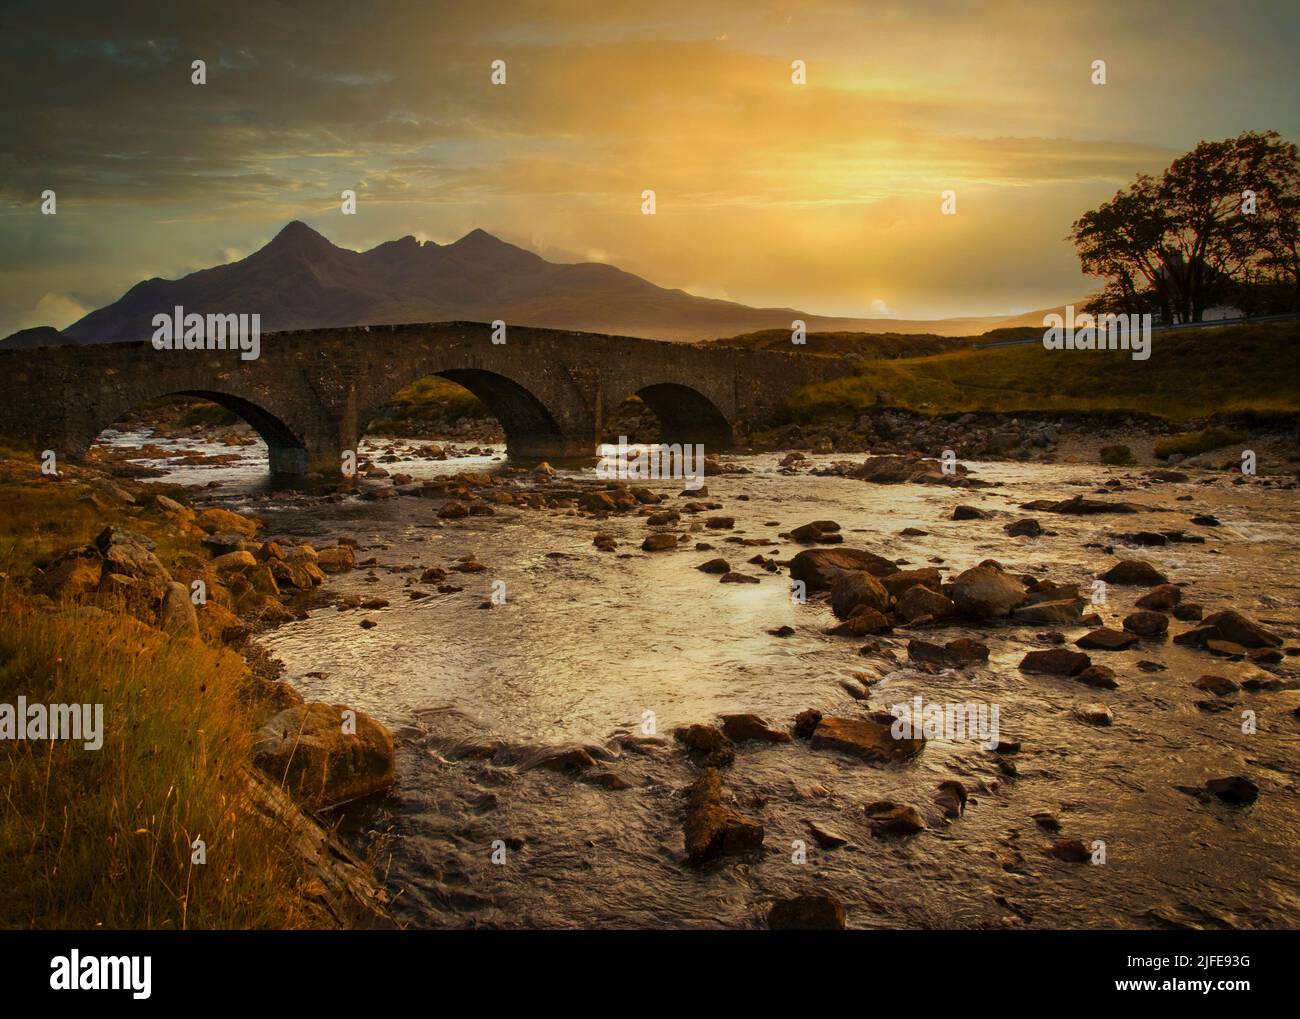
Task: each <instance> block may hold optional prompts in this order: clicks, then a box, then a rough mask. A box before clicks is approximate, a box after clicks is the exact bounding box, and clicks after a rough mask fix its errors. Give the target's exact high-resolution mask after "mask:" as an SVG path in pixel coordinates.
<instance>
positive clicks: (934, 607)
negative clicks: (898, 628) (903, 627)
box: [895, 584, 957, 623]
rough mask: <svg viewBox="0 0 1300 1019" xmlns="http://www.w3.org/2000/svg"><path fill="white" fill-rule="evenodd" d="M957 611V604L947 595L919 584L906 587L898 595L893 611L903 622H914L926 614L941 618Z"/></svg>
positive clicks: (933, 617) (932, 617)
mask: <svg viewBox="0 0 1300 1019" xmlns="http://www.w3.org/2000/svg"><path fill="white" fill-rule="evenodd" d="M956 611H957V606H956V604H955V603H954V602H953V600H952V599H951V598H949V597H948V596H947V595H943V594H939V593H938V592H936V591H932V590H931V589H930V588H928V587H925V586H922V585H920V584H916V585H913V586H912V587H909V588H907V590H905V591H904V592H903V593H902V595H900V596H899V599H898V604H897V605H896V606H895V612H896V613H897V614H898V616H899V617H900V618H901V619H902V620H903V621H904V622H908V623H911V622H914V621H915V620H917V619H921V618H922V617H925V616H928V617H930V618H931V619H943V618H945V617H947V616H951V615H952V614H953V613H954V612H956Z"/></svg>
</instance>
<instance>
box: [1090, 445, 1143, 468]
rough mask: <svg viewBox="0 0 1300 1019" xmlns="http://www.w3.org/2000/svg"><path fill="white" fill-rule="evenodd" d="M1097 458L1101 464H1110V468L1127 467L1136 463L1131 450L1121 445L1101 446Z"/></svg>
mask: <svg viewBox="0 0 1300 1019" xmlns="http://www.w3.org/2000/svg"><path fill="white" fill-rule="evenodd" d="M1098 456H1099V458H1100V460H1101V462H1102V463H1104V464H1110V465H1111V466H1112V467H1127V466H1128V465H1129V464H1132V463H1136V462H1137V461H1136V460H1135V459H1134V457H1133V450H1131V449H1129V447H1128V446H1125V445H1124V444H1122V443H1118V444H1116V445H1113V446H1102V447H1101V452H1100V453H1099V454H1098Z"/></svg>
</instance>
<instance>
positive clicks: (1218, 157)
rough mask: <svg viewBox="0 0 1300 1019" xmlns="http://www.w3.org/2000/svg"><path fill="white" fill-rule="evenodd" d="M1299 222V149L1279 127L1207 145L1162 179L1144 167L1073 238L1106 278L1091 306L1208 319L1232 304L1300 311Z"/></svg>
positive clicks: (1084, 260)
mask: <svg viewBox="0 0 1300 1019" xmlns="http://www.w3.org/2000/svg"><path fill="white" fill-rule="evenodd" d="M1251 195H1254V196H1255V197H1254V200H1253V204H1252V202H1251V200H1250V196H1251ZM1297 223H1300V156H1298V154H1297V149H1296V146H1295V145H1293V144H1291V143H1289V142H1286V141H1284V140H1283V139H1282V138H1281V136H1280V135H1278V134H1277V132H1275V131H1268V132H1264V133H1259V132H1255V131H1246V132H1243V133H1242V134H1241V135H1239V136H1238V137H1236V138H1229V139H1227V140H1225V141H1221V142H1201V143H1200V144H1199V145H1197V146H1196V148H1195V149H1193V150H1192V151H1191V152H1189V153H1187V154H1186V155H1185V156H1180V157H1179V158H1178V159H1176V160H1174V162H1173V163H1171V164H1170V166H1169V167H1168V169H1166V170H1165V172H1164V173H1163V174H1162V175H1161V176H1160V178H1159V179H1157V178H1154V177H1151V176H1149V175H1146V174H1139V175H1138V177H1137V178H1136V179H1135V180H1134V182H1133V183H1132V184H1130V185H1129V186H1128V187H1127V188H1125V189H1124V190H1122V191H1119V192H1117V193H1116V195H1115V197H1114V198H1112V199H1111V200H1110V201H1108V202H1106V203H1105V204H1103V205H1102V206H1100V207H1099V208H1097V209H1094V210H1093V211H1091V212H1087V213H1084V214H1083V215H1082V216H1081V217H1079V219H1078V220H1076V221H1075V223H1074V224H1073V226H1072V228H1071V233H1070V237H1071V239H1072V240H1073V241H1074V244H1075V247H1076V248H1077V249H1078V252H1079V261H1080V264H1081V266H1082V267H1083V271H1084V272H1086V273H1088V274H1089V275H1092V276H1099V277H1101V278H1102V279H1103V280H1105V281H1106V282H1105V285H1104V287H1103V289H1102V291H1101V293H1099V294H1098V295H1096V296H1095V297H1094V298H1093V299H1092V300H1091V301H1090V303H1089V310H1093V311H1102V310H1104V311H1114V312H1144V311H1152V312H1153V313H1154V312H1158V313H1159V315H1160V317H1161V319H1162V320H1163V321H1166V322H1174V321H1178V322H1199V321H1200V320H1201V318H1202V316H1203V315H1204V313H1205V311H1206V309H1207V308H1209V307H1211V306H1212V305H1214V304H1216V303H1222V302H1228V301H1233V302H1234V303H1238V304H1240V305H1241V306H1242V307H1243V308H1247V309H1248V310H1250V309H1251V308H1252V307H1254V308H1260V307H1267V308H1269V309H1270V310H1276V307H1277V305H1278V304H1279V301H1280V302H1281V303H1282V304H1283V305H1285V306H1287V307H1292V306H1294V307H1295V308H1296V309H1297V310H1300V279H1298V277H1297V272H1298V271H1300V249H1298V247H1297V236H1296V235H1297ZM1279 284H1285V287H1284V289H1285V297H1279V296H1278V294H1279V293H1280V292H1281V290H1280V289H1279Z"/></svg>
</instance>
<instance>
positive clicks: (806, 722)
mask: <svg viewBox="0 0 1300 1019" xmlns="http://www.w3.org/2000/svg"><path fill="white" fill-rule="evenodd" d="M821 720H822V713H821V712H820V711H818V710H817V709H816V708H805V709H804V710H803V711H801V712H799V714H797V715H795V716H794V726H793V728H794V734H795V738H796V739H811V738H812V734H813V733H814V732H816V731H817V726H818V725H819V724H821Z"/></svg>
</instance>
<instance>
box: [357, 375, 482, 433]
mask: <svg viewBox="0 0 1300 1019" xmlns="http://www.w3.org/2000/svg"><path fill="white" fill-rule="evenodd" d="M491 417H492V412H491V411H490V410H488V409H487V407H486V406H484V405H483V403H482V401H480V400H479V398H478V397H477V396H475V395H474V394H473V393H471V392H470V391H469V390H468V389H466V388H464V387H463V386H459V385H457V384H456V383H455V382H450V381H448V380H447V379H444V378H439V377H438V376H437V375H429V376H426V377H425V378H422V379H417V380H416V381H415V382H413V383H411V384H410V385H409V386H407V387H406V388H405V389H403V390H402V391H401V392H399V393H398V394H397V395H396V396H394V397H393V399H392V400H391V401H389V404H388V406H387V407H386V408H385V409H384V410H383V411H382V412H381V414H380V416H379V417H377V418H375V420H373V421H371V422H370V425H369V429H368V430H369V431H371V432H374V433H377V434H381V435H427V434H431V433H433V432H436V431H438V430H439V429H440V428H452V427H455V426H456V425H457V424H459V423H461V422H463V421H467V420H477V419H480V418H491Z"/></svg>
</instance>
